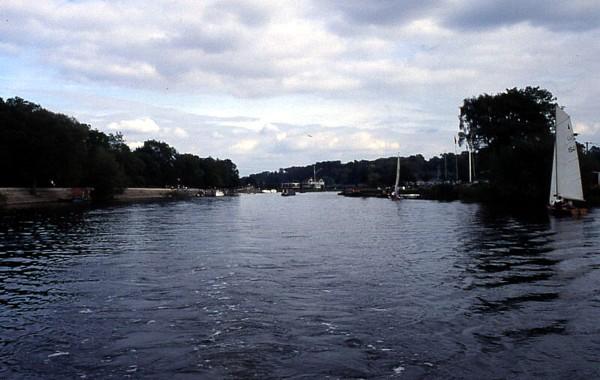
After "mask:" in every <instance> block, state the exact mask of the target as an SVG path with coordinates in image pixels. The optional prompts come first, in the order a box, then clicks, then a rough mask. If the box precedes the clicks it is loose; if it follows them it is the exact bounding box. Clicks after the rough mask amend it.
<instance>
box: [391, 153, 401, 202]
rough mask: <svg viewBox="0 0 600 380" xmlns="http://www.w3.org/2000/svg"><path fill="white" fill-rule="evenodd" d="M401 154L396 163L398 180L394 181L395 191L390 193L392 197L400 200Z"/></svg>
mask: <svg viewBox="0 0 600 380" xmlns="http://www.w3.org/2000/svg"><path fill="white" fill-rule="evenodd" d="M399 184H400V154H398V162H397V163H396V182H395V183H394V191H393V192H392V194H390V199H391V200H393V201H399V200H400V199H401V198H400V186H399Z"/></svg>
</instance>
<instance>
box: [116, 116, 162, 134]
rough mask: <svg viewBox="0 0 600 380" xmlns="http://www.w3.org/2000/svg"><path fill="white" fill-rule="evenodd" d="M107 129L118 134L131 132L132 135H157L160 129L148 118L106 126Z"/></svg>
mask: <svg viewBox="0 0 600 380" xmlns="http://www.w3.org/2000/svg"><path fill="white" fill-rule="evenodd" d="M108 129H112V130H113V131H118V132H123V133H126V132H133V133H145V134H151V133H158V132H159V131H160V127H159V126H158V124H156V122H155V121H154V120H152V119H150V118H149V117H144V118H141V119H134V120H122V121H119V122H112V123H110V124H108Z"/></svg>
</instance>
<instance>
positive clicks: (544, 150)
mask: <svg viewBox="0 0 600 380" xmlns="http://www.w3.org/2000/svg"><path fill="white" fill-rule="evenodd" d="M556 105H557V103H556V98H555V97H554V96H553V95H552V93H550V92H549V91H547V90H544V89H540V88H539V87H526V88H524V89H517V88H512V89H507V90H506V91H505V92H502V93H499V94H493V95H490V94H482V95H479V96H477V97H472V98H468V99H465V100H464V101H463V104H462V106H461V107H460V115H459V120H460V123H459V129H458V136H457V138H456V140H455V144H456V145H457V148H458V147H459V146H460V147H461V148H462V149H466V150H467V151H463V152H461V153H458V154H455V153H443V154H440V155H439V156H435V157H432V158H430V159H428V160H427V159H425V158H424V157H423V156H422V155H413V156H410V157H401V159H400V162H401V164H400V167H401V170H400V172H401V180H400V185H401V188H404V190H403V191H405V192H408V193H419V194H420V198H421V199H433V200H441V201H451V200H461V201H465V202H480V203H495V204H499V205H506V206H511V207H512V206H514V207H520V208H545V207H546V205H547V204H548V199H549V191H550V179H551V172H552V157H553V156H552V152H553V150H554V118H555V115H554V111H555V109H556ZM575 118H576V116H575ZM577 147H578V153H579V161H580V169H581V176H582V182H583V191H584V197H585V199H586V200H587V205H588V206H599V205H600V187H599V182H598V178H599V177H598V172H600V148H598V147H596V146H589V145H588V144H586V145H583V144H579V143H578V144H577ZM469 151H470V152H471V154H472V165H471V168H472V169H469V168H470V165H469V153H468V152H469ZM396 160H397V158H396V157H388V158H380V159H377V160H373V161H365V160H363V161H353V162H348V163H345V164H342V163H341V162H340V161H327V162H317V163H316V164H315V165H314V166H313V165H310V166H305V167H290V168H282V169H279V170H278V171H275V172H263V173H258V174H253V175H250V176H248V177H245V178H242V179H241V181H242V183H244V184H249V185H253V186H256V187H263V188H269V187H273V186H274V184H277V183H282V182H292V181H293V180H294V179H299V178H309V177H311V176H312V173H313V172H314V170H315V168H316V169H317V170H318V173H319V176H320V177H322V178H323V179H324V180H325V183H326V186H327V187H328V188H337V189H342V190H343V189H347V193H348V194H349V195H350V196H375V197H385V194H386V191H389V187H390V186H391V185H392V184H393V183H394V177H395V170H396ZM470 170H471V173H470V174H471V175H469V171H470ZM470 177H471V179H472V182H470ZM386 189H388V190H386Z"/></svg>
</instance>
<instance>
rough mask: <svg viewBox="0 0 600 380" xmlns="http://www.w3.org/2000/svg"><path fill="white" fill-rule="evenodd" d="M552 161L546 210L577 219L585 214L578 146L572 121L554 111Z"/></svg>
mask: <svg viewBox="0 0 600 380" xmlns="http://www.w3.org/2000/svg"><path fill="white" fill-rule="evenodd" d="M555 123H556V124H555V125H556V127H555V142H554V159H553V162H552V180H551V183H550V201H549V204H548V210H549V211H550V213H552V214H554V215H574V216H580V215H583V214H585V213H587V209H586V208H585V207H582V204H584V203H585V199H584V198H583V188H582V185H581V171H580V168H579V156H578V154H577V142H576V141H575V134H574V133H573V125H572V124H571V117H570V116H569V115H568V114H567V113H566V112H565V111H564V110H563V109H562V108H560V107H558V106H557V107H556V120H555Z"/></svg>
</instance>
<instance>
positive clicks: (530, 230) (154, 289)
mask: <svg viewBox="0 0 600 380" xmlns="http://www.w3.org/2000/svg"><path fill="white" fill-rule="evenodd" d="M599 219H600V212H598V211H594V212H591V213H590V214H589V215H588V216H587V217H585V218H583V219H571V218H565V219H554V218H548V217H547V216H545V215H542V216H540V217H538V218H534V217H529V218H520V217H515V216H510V215H506V214H504V215H503V214H499V213H497V212H492V211H490V210H488V209H486V208H484V207H482V206H479V205H474V204H462V203H438V202H430V201H402V202H391V201H388V200H384V199H366V200H361V199H349V198H343V197H339V196H336V195H334V194H331V193H329V194H301V195H298V196H296V197H281V196H277V195H244V196H240V197H235V198H220V199H197V200H193V201H188V202H184V201H182V202H177V203H162V204H137V205H129V206H121V207H112V208H104V209H95V210H78V211H77V210H71V211H61V212H58V211H46V212H39V213H31V212H29V213H20V214H18V215H12V216H10V215H9V216H0V329H1V330H0V378H25V379H29V378H31V379H38V378H49V379H54V378H68V379H72V378H89V379H92V378H93V379H96V378H111V377H113V378H128V377H130V378H162V379H178V378H192V379H195V378H260V379H268V378H294V379H299V378H302V379H318V378H407V379H412V378H445V379H447V378H450V379H451V378H473V379H483V378H486V379H487V378H546V379H548V378H570V379H576V378H581V379H591V378H599V377H600V222H599Z"/></svg>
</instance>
